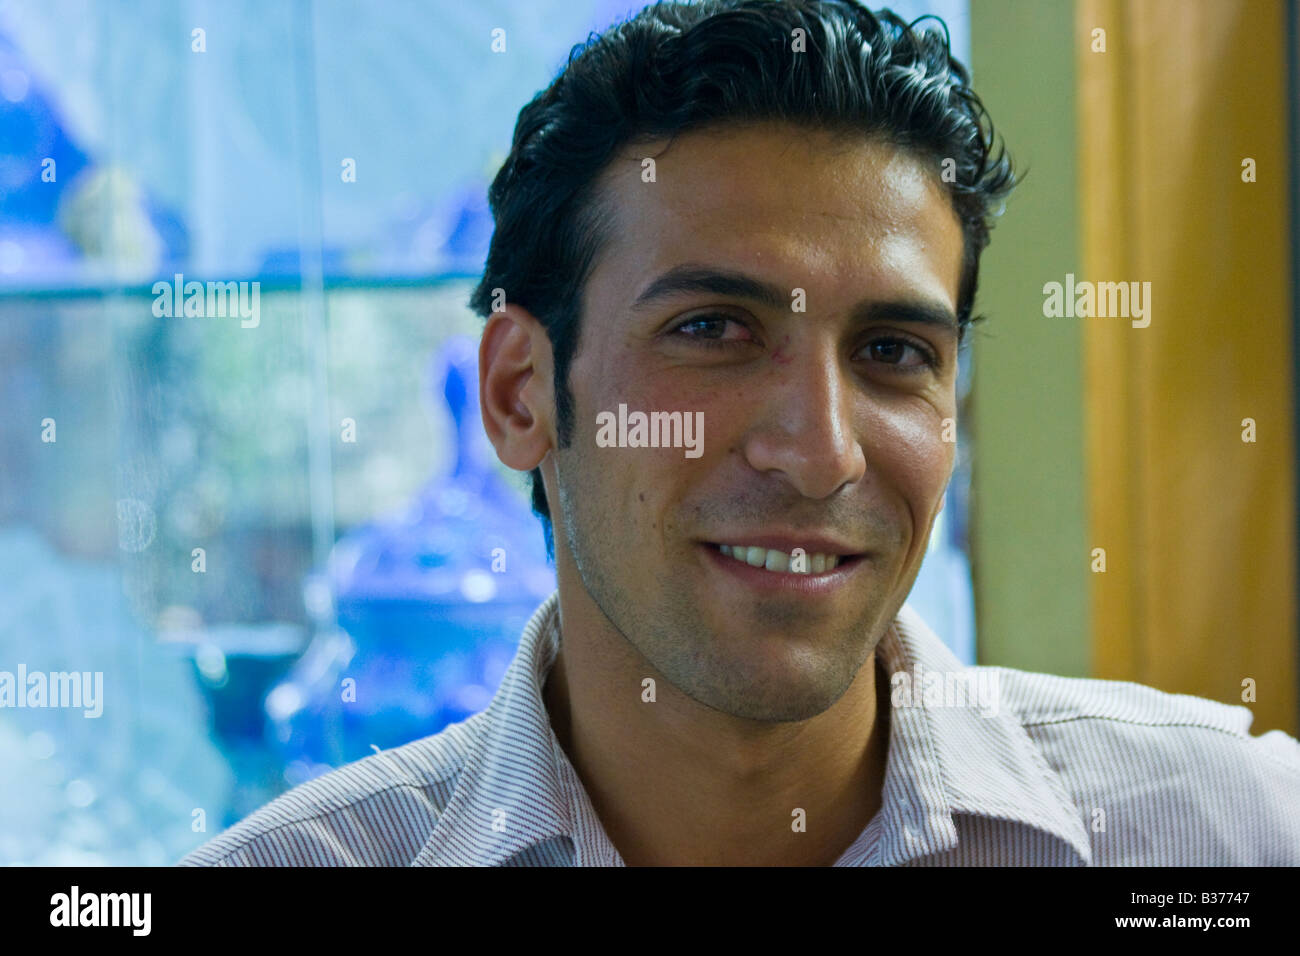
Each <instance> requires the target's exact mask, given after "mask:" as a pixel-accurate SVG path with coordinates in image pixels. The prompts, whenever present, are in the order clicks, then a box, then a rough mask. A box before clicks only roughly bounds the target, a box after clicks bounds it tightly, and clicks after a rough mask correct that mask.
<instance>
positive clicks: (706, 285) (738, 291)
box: [632, 263, 958, 334]
mask: <svg viewBox="0 0 1300 956" xmlns="http://www.w3.org/2000/svg"><path fill="white" fill-rule="evenodd" d="M701 292H704V293H709V294H711V295H722V296H728V297H731V298H737V299H749V300H750V301H752V302H757V303H759V304H761V305H765V306H767V307H768V308H770V309H787V308H789V307H790V297H789V294H788V291H787V290H785V289H782V288H781V287H780V286H777V285H774V284H772V283H770V282H765V281H763V280H762V279H757V278H755V277H754V276H751V275H748V274H746V273H744V272H737V271H735V270H731V269H718V268H714V267H712V266H704V265H697V264H694V263H686V264H684V265H679V266H674V267H673V268H671V269H669V270H668V271H667V272H664V273H662V274H661V275H659V276H658V277H656V278H655V279H654V281H652V282H651V283H650V284H649V285H647V286H646V287H645V289H644V290H643V291H642V292H641V294H640V295H638V296H637V297H636V300H635V301H634V302H633V303H632V309H633V310H639V309H644V308H646V307H648V306H650V305H653V304H654V303H656V302H659V301H660V300H662V299H671V298H674V297H676V296H681V295H693V294H698V293H701ZM853 315H854V318H855V319H857V320H858V321H860V322H868V321H870V322H878V321H882V320H889V319H892V320H894V321H895V322H921V323H924V324H926V325H938V326H944V327H946V328H947V329H949V330H950V331H951V332H953V333H954V334H956V333H957V332H958V326H957V316H956V315H955V314H954V313H953V311H952V310H951V309H949V308H948V307H947V306H946V305H943V304H940V303H938V302H931V301H927V300H903V301H885V302H862V303H860V304H859V305H858V306H857V307H855V308H854V310H853Z"/></svg>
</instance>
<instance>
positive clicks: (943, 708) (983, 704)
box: [180, 594, 1300, 866]
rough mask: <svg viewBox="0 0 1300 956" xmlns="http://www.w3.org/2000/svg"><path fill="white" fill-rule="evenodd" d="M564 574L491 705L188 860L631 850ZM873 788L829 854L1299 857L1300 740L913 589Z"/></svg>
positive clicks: (534, 862) (1070, 861) (432, 858)
mask: <svg viewBox="0 0 1300 956" xmlns="http://www.w3.org/2000/svg"><path fill="white" fill-rule="evenodd" d="M558 606H559V605H558V594H552V595H551V597H550V598H548V599H547V600H546V601H545V602H544V603H543V604H542V606H541V607H540V608H539V609H538V610H537V612H536V613H535V614H534V616H533V618H532V619H531V620H530V621H529V623H528V626H527V627H526V628H525V629H524V633H523V636H522V638H521V639H520V643H519V648H518V651H517V653H516V655H515V658H514V660H513V662H512V663H511V665H510V667H509V669H508V670H507V672H506V674H505V677H504V678H503V680H502V682H501V685H500V687H499V688H498V690H497V692H496V694H495V696H494V697H493V699H492V702H491V704H490V705H489V706H488V708H487V709H486V710H484V711H482V712H481V713H478V714H475V715H474V716H473V717H470V718H468V719H467V720H464V721H462V722H461V723H458V724H454V725H452V726H450V727H447V728H445V729H444V730H442V731H441V732H440V733H437V734H434V735H432V736H430V737H425V738H423V739H421V740H417V741H414V742H412V743H409V744H406V745H404V746H402V747H398V748H395V749H393V750H389V751H384V752H382V753H377V754H374V755H371V756H368V757H366V758H364V759H362V760H358V761H356V762H354V763H351V764H348V765H346V766H344V767H341V768H339V769H337V770H333V771H331V772H329V773H327V774H325V775H323V776H321V777H317V778H316V779H314V780H310V781H308V782H306V783H304V784H301V785H299V786H297V787H295V788H294V789H292V790H290V791H289V792H288V793H285V794H284V795H282V796H280V797H278V798H277V799H275V800H273V801H271V802H270V803H268V804H266V805H265V806H264V807H262V808H261V809H259V810H257V811H256V812H255V813H253V814H252V815H250V816H249V817H247V818H245V819H244V820H242V821H241V822H239V823H238V824H236V825H235V826H234V827H232V828H230V829H229V830H227V831H226V832H225V833H223V834H221V835H220V836H218V837H216V838H214V839H212V840H211V841H210V842H208V843H206V844H205V845H203V846H201V847H200V848H198V849H197V850H195V851H193V852H192V853H190V854H189V855H188V856H187V857H185V859H183V860H182V861H181V863H180V865H182V866H285V865H289V866H496V865H501V866H622V865H624V864H623V860H622V858H621V857H620V856H619V853H618V850H617V849H615V847H614V846H613V844H612V843H611V842H610V840H609V838H608V836H607V835H606V833H605V830H604V828H603V827H602V825H601V822H600V819H599V818H598V817H597V815H596V813H595V811H594V810H593V809H592V805H591V801H590V799H589V798H588V795H587V793H586V790H585V789H584V788H583V785H582V783H581V781H580V780H579V778H578V775H577V773H576V772H575V770H574V768H573V765H572V764H571V763H570V761H569V759H568V757H567V755H566V754H565V752H564V749H563V748H562V747H561V746H560V744H559V741H558V739H557V738H556V736H555V733H554V731H553V730H552V728H551V724H550V720H549V718H548V714H547V710H546V707H545V704H544V703H543V698H542V688H543V686H544V684H545V681H546V675H547V673H548V671H549V669H550V667H551V665H552V664H553V662H554V660H555V656H556V653H557V651H558V648H559V640H560V635H559V630H558V624H559V614H558ZM877 659H878V660H880V661H881V662H882V664H883V667H884V668H885V670H886V671H887V673H888V674H889V675H890V687H891V705H892V706H891V710H890V726H889V755H888V761H887V767H886V774H885V781H884V790H883V794H882V799H883V803H882V806H881V808H880V810H879V812H878V813H877V814H876V815H875V816H874V817H872V819H871V821H870V822H869V823H868V824H867V826H866V828H865V829H864V830H863V831H862V833H861V834H860V835H859V836H858V838H857V839H856V840H855V841H854V842H853V844H852V845H851V846H849V847H848V849H846V850H845V851H844V853H843V854H842V855H841V856H840V858H839V859H838V860H837V861H836V863H835V865H836V866H987V865H995V866H996V865H1049V866H1128V865H1175V866H1178V865H1209V866H1218V865H1266V866H1282V865H1286V866H1295V865H1298V864H1300V743H1297V741H1296V740H1295V739H1294V738H1292V737H1290V736H1288V735H1287V734H1285V733H1283V732H1282V731H1280V730H1274V731H1271V732H1269V733H1266V734H1263V735H1260V736H1255V737H1252V736H1251V735H1250V734H1249V733H1248V728H1249V727H1250V723H1251V718H1252V714H1251V712H1250V711H1249V710H1248V709H1247V708H1245V707H1240V706H1229V705H1226V704H1220V703H1216V702H1214V701H1210V700H1205V699H1202V698H1198V697H1189V696H1185V695H1178V694H1167V693H1163V692H1161V691H1157V690H1154V689H1152V688H1149V687H1144V686H1142V685H1140V684H1132V683H1121V682H1118V681H1100V680H1087V679H1080V678H1066V677H1055V676H1051V675H1046V674H1034V673H1027V672H1024V671H1016V670H1010V669H1007V668H999V667H967V666H964V665H962V664H961V663H960V662H959V661H958V660H957V659H956V658H955V657H954V656H953V655H952V653H951V652H950V651H949V650H948V648H947V647H946V646H945V645H944V644H943V642H942V641H941V640H939V638H938V637H937V636H935V634H934V633H933V632H932V631H931V630H930V629H929V627H927V626H926V624H925V622H924V621H923V620H922V619H921V618H920V616H919V615H918V614H916V612H915V611H914V610H912V608H911V607H910V606H908V605H904V607H903V609H902V610H901V611H900V612H899V614H898V616H897V617H896V618H895V621H894V627H893V628H890V629H889V630H887V631H886V634H885V636H884V637H883V638H882V639H881V642H880V644H879V645H878V648H877Z"/></svg>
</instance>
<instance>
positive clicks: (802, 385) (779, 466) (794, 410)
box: [742, 345, 867, 499]
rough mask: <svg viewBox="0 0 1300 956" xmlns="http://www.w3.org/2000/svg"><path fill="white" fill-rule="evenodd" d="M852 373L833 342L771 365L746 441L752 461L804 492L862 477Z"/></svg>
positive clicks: (816, 494) (827, 490) (825, 491)
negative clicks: (759, 410) (780, 363)
mask: <svg viewBox="0 0 1300 956" xmlns="http://www.w3.org/2000/svg"><path fill="white" fill-rule="evenodd" d="M851 374H852V373H851V372H850V371H848V370H846V369H845V368H844V367H843V364H842V363H841V361H840V359H839V357H838V356H837V355H836V354H835V349H834V348H833V347H832V346H829V345H828V346H827V347H826V348H825V349H823V350H822V351H813V350H811V349H808V350H805V351H804V354H803V355H802V356H800V355H798V354H795V355H793V356H791V360H790V361H789V362H788V363H787V364H785V365H782V366H779V367H774V368H772V369H771V370H770V374H769V376H768V377H767V380H765V381H764V382H763V383H762V384H761V385H760V386H759V387H760V388H761V389H762V396H761V397H760V398H759V405H760V407H761V409H762V411H761V415H760V418H759V420H758V421H757V422H756V424H755V426H754V427H753V428H752V429H751V431H750V432H749V434H748V435H747V436H746V438H745V441H744V443H743V445H742V448H743V453H744V456H745V459H746V461H747V462H748V463H749V465H750V467H752V468H754V469H755V470H756V471H760V472H764V473H778V474H780V475H781V476H782V477H783V478H784V479H785V480H786V481H788V482H789V483H790V485H791V486H792V487H793V488H794V489H795V490H797V491H798V492H799V493H800V494H801V495H803V496H804V497H806V498H814V499H820V498H828V497H830V496H831V495H833V494H835V493H836V492H837V491H839V490H840V489H841V488H843V487H844V486H845V485H848V484H852V483H854V482H857V481H860V480H861V479H862V477H863V475H864V474H866V469H867V462H866V456H865V455H864V454H863V451H862V446H861V444H860V443H859V442H858V440H857V436H856V434H855V432H854V427H853V424H854V423H853V400H854V395H855V389H854V386H853V383H852V382H851V381H849V380H848V376H849V375H851Z"/></svg>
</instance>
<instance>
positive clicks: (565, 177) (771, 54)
mask: <svg viewBox="0 0 1300 956" xmlns="http://www.w3.org/2000/svg"><path fill="white" fill-rule="evenodd" d="M927 19H933V20H934V21H935V22H936V24H937V26H938V27H939V28H942V32H940V30H939V29H933V28H928V27H927V28H919V27H918V24H921V23H922V22H923V21H924V20H927ZM796 30H801V31H802V33H801V34H797V33H795V31H796ZM800 39H801V40H802V41H803V45H802V48H800V46H799V45H798V44H797V41H798V40H800ZM969 82H970V75H969V73H968V72H967V70H966V68H965V66H963V65H962V64H961V63H960V62H959V61H957V60H956V59H954V58H953V57H952V54H951V49H950V42H949V37H948V29H947V26H946V24H944V23H943V21H942V20H940V19H939V18H937V17H923V18H921V19H920V20H917V21H915V22H914V23H912V24H908V23H906V22H905V21H904V20H902V19H901V18H900V17H898V16H897V15H896V14H895V13H893V12H892V11H890V10H880V11H878V12H875V13H873V12H872V11H870V10H868V9H866V8H865V7H863V6H862V5H861V4H860V3H858V2H857V0H702V2H699V3H692V4H687V3H656V4H654V5H652V6H649V7H646V8H645V9H643V10H642V11H641V12H640V13H638V14H636V15H635V16H633V17H631V18H630V19H628V20H625V21H623V22H620V23H618V24H615V25H614V26H612V27H610V28H609V29H607V30H606V31H605V32H604V33H601V34H594V33H593V34H590V35H589V36H588V38H587V41H586V43H583V44H579V45H577V46H575V47H574V48H573V49H572V51H571V52H570V53H569V60H568V63H567V64H566V65H565V66H564V68H563V69H562V70H561V71H560V73H559V75H558V76H557V77H556V78H555V80H554V81H553V82H552V83H551V85H550V86H549V87H547V88H546V89H545V90H543V91H542V92H540V93H538V94H537V96H535V97H534V98H533V100H532V101H531V102H530V103H528V105H527V106H525V107H524V108H523V109H522V110H520V112H519V119H518V122H517V123H516V125H515V133H514V140H513V143H512V145H511V149H510V155H509V156H508V157H507V158H506V160H505V163H504V164H503V165H502V167H501V169H500V171H499V172H498V173H497V175H496V178H495V179H494V180H493V181H492V185H491V188H490V189H489V191H488V201H489V203H490V206H491V209H492V215H493V219H494V221H495V225H496V229H495V232H494V233H493V236H492V242H491V245H490V246H489V249H488V255H487V262H486V266H485V268H484V272H483V278H482V280H481V281H480V282H479V284H478V286H477V288H475V290H474V292H473V294H472V296H471V297H470V300H469V305H470V307H471V308H472V309H473V310H474V311H475V312H476V313H478V314H479V315H480V316H483V317H484V318H486V317H487V316H489V315H490V314H491V312H492V302H493V297H494V290H497V289H502V290H505V293H506V297H507V298H508V300H509V301H511V302H516V303H518V304H520V305H522V306H523V307H524V308H526V309H528V311H529V312H531V313H532V314H533V315H535V316H536V317H537V319H538V320H539V321H540V322H541V323H542V324H543V325H544V326H545V328H546V332H547V335H548V337H549V338H550V340H551V345H552V348H553V351H554V355H555V407H556V430H557V432H558V439H559V442H560V446H561V447H567V446H568V444H569V442H570V440H571V436H572V431H573V396H572V393H571V391H570V390H569V381H568V379H569V365H570V363H571V361H572V359H573V356H574V354H575V352H576V351H577V346H578V336H579V328H580V319H581V316H580V315H579V312H580V311H581V303H582V290H583V287H584V286H585V284H586V281H587V278H588V276H589V275H590V273H591V269H592V267H593V264H594V261H595V258H596V255H597V253H598V252H599V250H600V249H601V247H602V246H603V245H604V243H605V241H606V239H607V238H608V237H609V235H610V230H611V229H612V228H613V221H614V220H613V215H612V211H611V210H610V209H609V208H608V207H607V206H606V205H605V203H604V202H603V201H601V199H600V197H599V196H598V195H597V190H596V188H595V186H596V180H597V178H598V177H599V175H600V174H601V172H602V171H603V170H604V169H605V166H606V164H607V163H608V162H610V160H611V159H613V157H614V155H615V153H616V152H617V151H618V150H619V149H620V148H622V147H623V146H624V145H626V144H628V143H632V142H637V141H641V140H653V139H663V138H671V137H672V136H673V135H674V134H677V133H682V132H686V131H689V130H696V129H700V128H703V127H707V126H712V125H716V124H719V123H726V122H734V123H743V122H755V121H763V120H781V121H786V122H791V123H796V124H800V125H804V126H811V127H815V128H820V129H828V130H832V131H835V132H841V133H844V134H853V133H856V134H859V135H867V136H871V137H875V138H878V139H881V140H883V141H885V142H888V143H891V144H893V145H896V146H898V147H899V148H902V149H907V150H909V151H911V152H913V153H914V154H916V155H917V156H919V157H920V158H922V159H924V160H925V161H927V162H930V163H932V164H933V165H934V168H935V169H936V170H939V169H940V168H944V169H945V170H946V172H947V173H948V175H941V177H940V178H941V181H942V183H943V185H944V187H945V188H946V189H947V190H948V192H949V195H950V196H951V197H952V203H953V208H954V209H955V211H956V213H957V216H958V218H959V219H960V220H961V226H962V234H963V261H962V272H961V281H960V288H959V291H958V300H957V318H958V328H959V332H960V333H961V335H962V336H963V337H964V334H965V332H966V329H967V328H968V327H969V325H970V324H971V323H972V322H973V321H976V317H973V316H972V314H971V310H972V306H973V304H974V300H975V289H976V284H977V280H978V274H979V257H980V253H981V252H982V251H983V250H984V248H985V246H987V245H988V242H989V229H990V227H991V225H992V220H993V218H994V217H995V216H996V215H997V214H998V213H999V212H1000V209H999V208H996V207H999V206H1000V204H1001V202H1002V201H1003V200H1004V199H1005V197H1006V196H1007V195H1008V194H1009V193H1010V191H1011V189H1012V188H1013V187H1014V186H1015V184H1016V175H1015V173H1014V172H1013V170H1012V166H1011V161H1010V159H1009V158H1008V156H1007V154H1006V150H1005V147H1003V146H1001V145H998V146H997V148H996V152H995V135H994V131H993V124H992V121H991V120H990V119H989V116H988V113H987V112H986V111H985V109H984V106H983V104H982V103H981V102H980V100H979V98H978V97H977V96H976V95H975V93H974V92H973V91H972V90H971V89H970V86H969ZM946 160H950V161H951V162H945V161H946ZM941 164H942V166H941ZM531 478H532V501H533V510H534V511H535V512H537V514H538V516H539V517H540V518H541V519H542V524H543V528H544V531H545V534H546V544H547V550H548V552H551V553H553V539H552V528H551V520H550V519H551V516H550V510H549V508H548V506H547V501H546V492H545V489H544V488H543V485H542V477H541V472H540V470H539V469H536V468H534V469H533V471H532V473H531Z"/></svg>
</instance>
